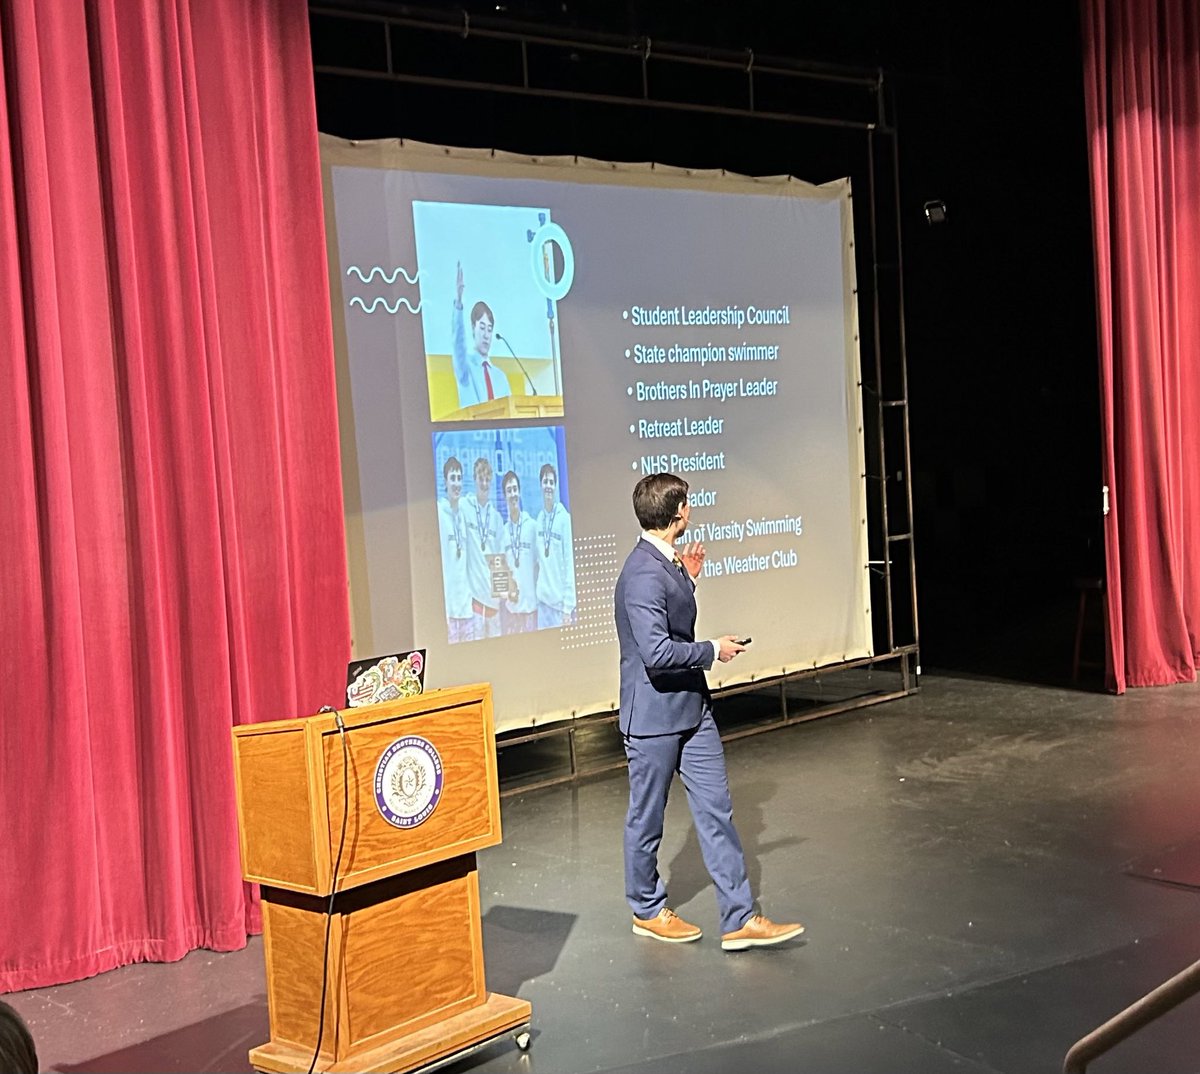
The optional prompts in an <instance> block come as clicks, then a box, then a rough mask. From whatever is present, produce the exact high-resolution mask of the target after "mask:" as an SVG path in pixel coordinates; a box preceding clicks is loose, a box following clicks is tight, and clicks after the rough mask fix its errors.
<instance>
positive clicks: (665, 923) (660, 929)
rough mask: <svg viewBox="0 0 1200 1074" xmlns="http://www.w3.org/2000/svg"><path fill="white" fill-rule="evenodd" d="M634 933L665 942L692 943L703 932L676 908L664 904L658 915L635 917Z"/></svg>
mask: <svg viewBox="0 0 1200 1074" xmlns="http://www.w3.org/2000/svg"><path fill="white" fill-rule="evenodd" d="M633 934H634V935H635V936H650V937H653V938H654V939H655V940H662V941H663V943H691V942H692V941H693V940H698V939H700V937H701V936H702V935H703V933H702V932H701V931H700V930H699V929H698V928H696V926H695V925H689V924H688V923H687V922H686V921H684V920H683V918H682V917H680V916H679V915H678V914H677V913H675V911H674V910H672V909H670V908H669V907H666V906H664V907H663V908H662V909H661V910H659V912H658V916H657V917H652V918H649V919H648V920H643V919H642V918H640V917H635V918H634V919H633Z"/></svg>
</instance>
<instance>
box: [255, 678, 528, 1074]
mask: <svg viewBox="0 0 1200 1074" xmlns="http://www.w3.org/2000/svg"><path fill="white" fill-rule="evenodd" d="M339 724H340V725H341V727H339ZM342 727H344V732H343V730H342V729H341V728H342ZM233 747H234V761H235V773H236V778H237V795H238V829H239V834H240V836H241V846H242V870H243V873H244V875H245V878H246V879H247V880H250V881H253V882H255V883H258V884H261V885H262V912H263V946H264V953H265V956H266V976H267V1002H268V1007H269V1010H270V1025H271V1039H270V1041H268V1042H267V1043H266V1044H263V1045H261V1046H260V1047H258V1048H254V1049H252V1050H251V1052H250V1062H251V1064H252V1065H253V1066H254V1068H255V1069H256V1070H261V1071H278V1072H304V1071H307V1070H308V1069H309V1064H310V1063H311V1062H312V1057H313V1051H314V1049H315V1048H316V1047H317V1041H318V1037H320V1054H319V1055H318V1057H317V1063H316V1069H317V1070H321V1071H326V1070H329V1071H408V1070H413V1069H415V1068H417V1067H421V1066H425V1065H427V1064H430V1063H434V1062H437V1061H438V1060H440V1059H444V1058H445V1057H447V1056H450V1055H454V1054H455V1053H457V1052H460V1051H463V1050H465V1049H469V1048H471V1047H473V1046H475V1045H478V1044H481V1043H483V1042H485V1041H487V1040H490V1039H491V1038H493V1037H497V1036H500V1035H502V1034H504V1033H509V1032H512V1033H514V1035H516V1036H517V1039H518V1042H519V1043H520V1044H521V1046H522V1047H527V1046H528V1040H529V1035H528V1028H529V1018H530V1013H531V1008H530V1005H529V1003H527V1002H526V1001H524V1000H520V999H516V998H514V997H512V996H502V995H497V994H496V993H492V992H488V991H487V988H486V986H485V984H484V972H483V932H482V924H481V920H480V908H479V882H478V872H477V868H476V862H475V854H476V852H477V851H479V850H482V849H483V848H485V847H490V846H495V845H496V844H498V843H499V842H500V797H499V788H498V783H497V774H496V748H495V732H494V729H493V724H492V695H491V687H490V686H486V685H479V686H464V687H457V688H453V689H447V690H435V691H431V692H429V693H425V694H420V695H418V696H416V697H412V698H406V699H403V700H398V701H389V702H384V703H382V704H378V705H369V706H364V707H362V708H354V709H346V710H344V711H342V712H339V713H323V714H320V715H317V716H310V717H307V718H303V719H295V720H281V721H278V722H275V723H263V724H252V725H248V726H245V727H236V728H234V730H233ZM343 833H344V834H343ZM339 850H340V858H341V860H340V864H339V863H338V858H339ZM335 870H336V872H335ZM331 896H332V900H331ZM327 934H328V950H326V936H327ZM323 978H324V982H325V993H326V996H325V1003H324V1011H323V1013H322V1004H321V993H322V980H323ZM322 1017H323V1028H322Z"/></svg>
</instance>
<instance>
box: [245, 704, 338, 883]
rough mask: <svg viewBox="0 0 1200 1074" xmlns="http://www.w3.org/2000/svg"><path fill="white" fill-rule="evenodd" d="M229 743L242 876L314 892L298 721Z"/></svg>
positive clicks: (313, 848) (308, 803) (310, 814)
mask: <svg viewBox="0 0 1200 1074" xmlns="http://www.w3.org/2000/svg"><path fill="white" fill-rule="evenodd" d="M264 726H265V725H264ZM238 730H239V731H245V730H246V729H242V728H239V729H238ZM233 746H234V759H235V765H234V773H235V778H236V780H237V792H238V794H237V800H238V835H239V837H240V839H241V847H242V872H243V874H244V876H245V878H246V879H247V880H250V881H253V882H257V883H260V884H286V885H288V886H290V887H297V888H299V889H301V890H306V891H314V892H315V891H317V890H319V889H318V883H319V879H320V878H319V877H318V875H317V872H318V870H317V861H316V858H317V854H316V845H315V840H314V832H313V819H314V818H313V809H312V806H313V802H312V799H311V788H310V787H309V778H308V764H307V758H306V753H305V733H304V728H303V725H302V724H300V723H298V722H290V723H289V724H288V725H285V728H284V729H283V730H277V731H258V733H241V734H235V735H234V738H233ZM321 804H322V806H323V803H321ZM318 816H319V815H318ZM320 821H321V826H322V828H323V826H324V823H325V821H324V818H323V817H321V818H320Z"/></svg>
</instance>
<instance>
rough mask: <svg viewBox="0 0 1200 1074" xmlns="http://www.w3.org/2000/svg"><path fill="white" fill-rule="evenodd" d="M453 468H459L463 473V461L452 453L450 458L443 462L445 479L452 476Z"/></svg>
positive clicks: (443, 476)
mask: <svg viewBox="0 0 1200 1074" xmlns="http://www.w3.org/2000/svg"><path fill="white" fill-rule="evenodd" d="M451 470H457V471H458V472H459V473H460V474H461V473H462V463H461V462H459V461H458V459H456V458H455V457H454V456H453V455H451V456H450V458H448V459H447V460H446V461H445V462H444V463H442V478H443V480H444V479H445V478H448V477H449V476H450V471H451Z"/></svg>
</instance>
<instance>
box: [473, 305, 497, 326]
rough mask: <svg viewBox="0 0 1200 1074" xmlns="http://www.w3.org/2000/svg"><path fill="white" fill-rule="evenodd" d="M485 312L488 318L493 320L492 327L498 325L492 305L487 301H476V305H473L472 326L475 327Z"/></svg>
mask: <svg viewBox="0 0 1200 1074" xmlns="http://www.w3.org/2000/svg"><path fill="white" fill-rule="evenodd" d="M485 313H486V314H487V315H488V320H489V321H491V322H492V327H493V328H495V327H496V315H495V314H494V313H493V312H492V307H491V306H489V305H488V304H487V303H486V302H476V303H475V305H473V306H472V307H471V327H472V328H474V327H475V324H476V322H477V321H478V320H479V318H480V317H482V316H483V315H484V314H485Z"/></svg>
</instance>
